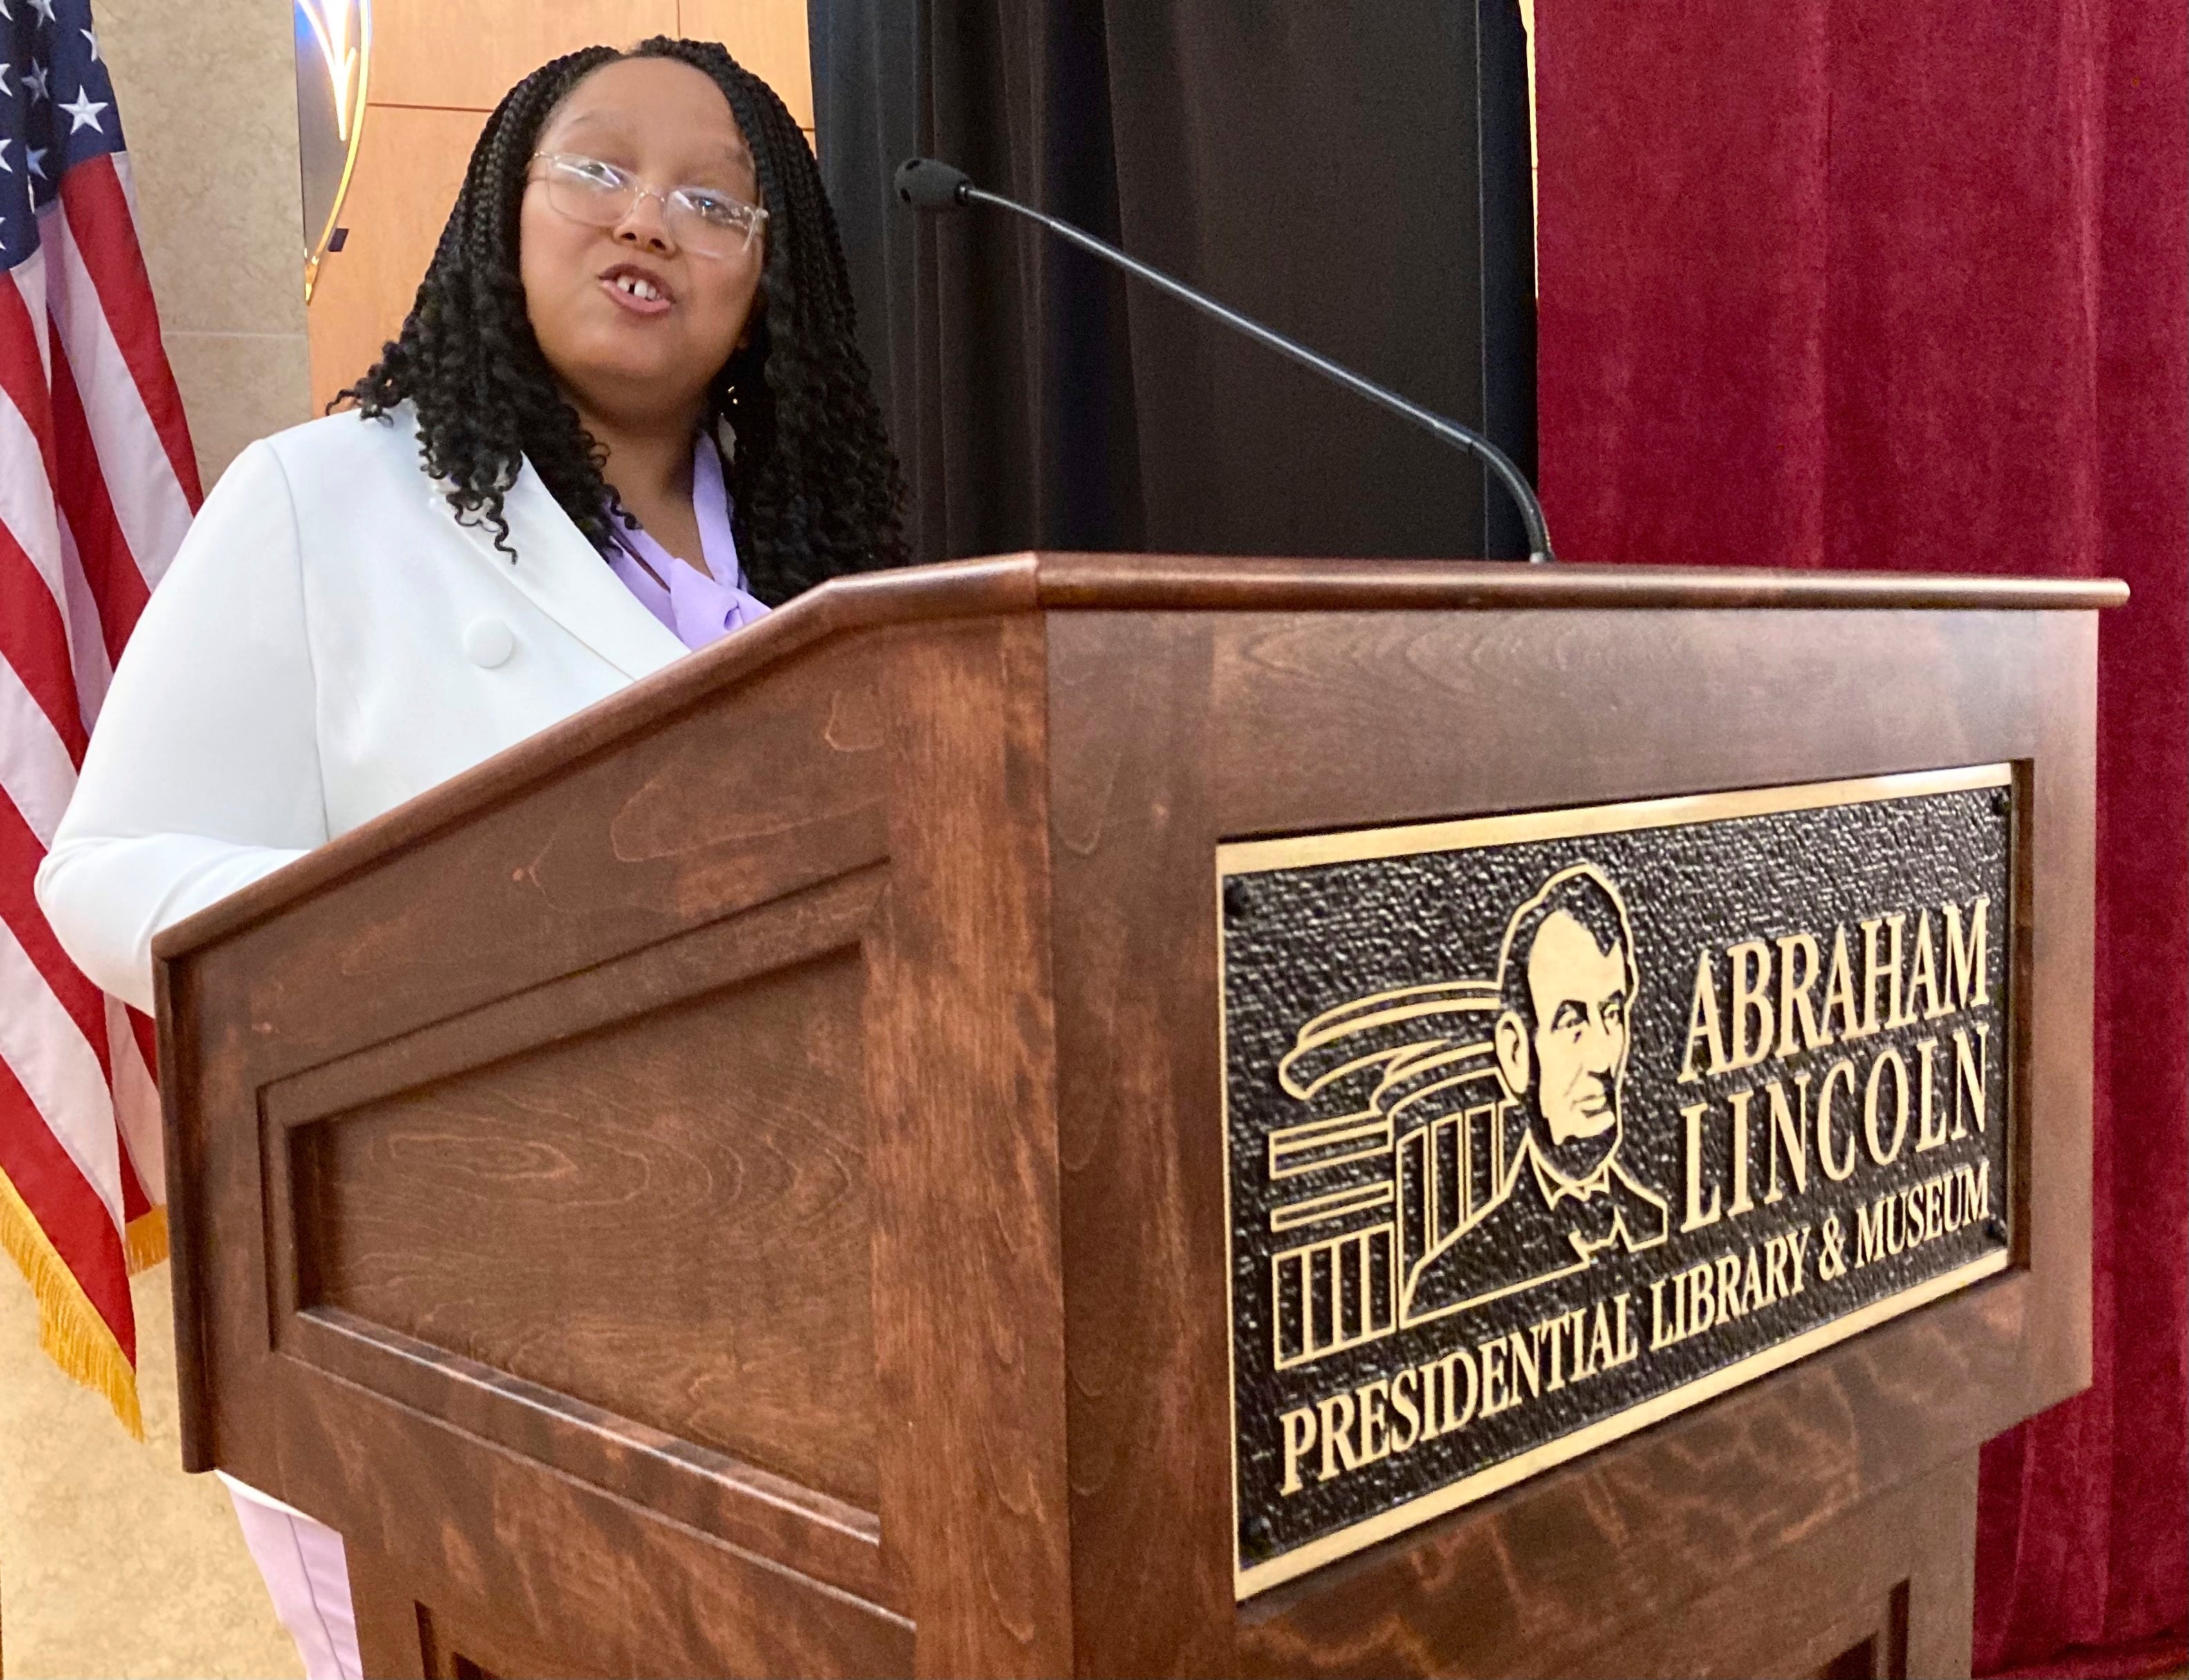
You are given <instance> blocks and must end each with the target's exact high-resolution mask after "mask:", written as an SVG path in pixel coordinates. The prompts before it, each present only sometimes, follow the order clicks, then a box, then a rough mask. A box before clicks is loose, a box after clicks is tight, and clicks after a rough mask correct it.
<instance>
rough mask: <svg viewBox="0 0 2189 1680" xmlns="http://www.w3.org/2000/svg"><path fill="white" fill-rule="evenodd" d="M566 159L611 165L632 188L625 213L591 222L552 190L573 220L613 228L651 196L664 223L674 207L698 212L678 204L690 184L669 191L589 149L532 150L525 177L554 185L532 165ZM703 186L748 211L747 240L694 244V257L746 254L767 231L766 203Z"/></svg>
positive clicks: (557, 209) (565, 214)
mask: <svg viewBox="0 0 2189 1680" xmlns="http://www.w3.org/2000/svg"><path fill="white" fill-rule="evenodd" d="M563 162H574V163H590V164H593V165H595V166H597V167H599V168H602V169H612V170H614V172H615V173H616V174H617V175H619V177H621V178H623V179H624V181H625V183H626V184H627V185H628V188H629V190H630V192H631V202H630V203H629V204H627V205H625V206H624V208H623V211H622V213H621V214H619V216H617V218H615V221H613V222H588V221H586V220H585V218H583V217H582V216H572V215H571V214H570V212H568V211H567V210H564V209H563V207H562V206H560V205H557V203H556V202H555V201H554V197H553V195H552V192H550V194H549V197H548V201H547V207H548V208H549V209H550V210H552V211H554V212H555V213H556V214H557V215H558V216H562V217H564V218H567V219H568V220H570V221H573V222H577V223H580V224H582V225H584V226H585V227H589V228H612V227H614V226H615V225H616V223H618V222H620V221H622V220H623V219H624V218H625V217H627V216H629V215H630V214H631V212H632V211H634V210H636V209H637V208H638V206H639V203H640V201H642V200H644V199H649V198H651V199H658V200H659V201H660V204H661V218H662V222H663V223H664V225H666V224H667V223H668V221H669V217H670V212H671V211H672V210H680V209H681V210H683V211H685V212H686V213H687V214H689V213H695V212H691V211H690V210H689V208H688V206H679V205H677V204H676V196H677V195H679V194H681V193H686V192H691V191H693V190H695V189H693V188H692V187H689V186H682V187H671V188H670V189H668V191H666V192H664V191H663V190H662V189H660V188H659V187H655V186H652V185H649V184H648V183H647V182H645V181H642V180H641V179H640V178H638V176H637V175H636V174H635V173H633V172H631V170H628V169H626V168H625V167H623V166H622V165H621V164H619V163H611V162H609V161H608V160H607V159H606V158H604V157H595V156H591V154H590V153H587V152H581V151H536V152H535V153H533V154H532V156H530V157H529V158H527V159H525V165H526V178H527V179H528V180H535V181H538V182H539V183H540V185H541V186H542V187H551V183H550V182H549V180H548V178H547V177H546V175H545V174H534V173H532V172H531V166H532V165H533V164H535V163H546V164H549V165H554V164H557V163H563ZM704 190H705V191H707V192H710V193H713V194H715V195H716V196H718V197H721V198H724V199H727V200H728V201H730V202H731V203H732V204H734V205H736V206H738V208H739V209H740V210H742V211H744V212H745V214H746V216H747V218H749V219H748V220H747V221H746V223H745V224H744V229H745V242H744V244H743V245H742V246H739V247H738V249H737V250H735V251H701V250H699V249H698V248H696V247H693V251H692V254H693V256H694V257H712V258H714V259H715V260H716V261H718V262H723V261H727V260H728V259H729V258H731V257H742V256H744V254H745V253H746V252H749V251H750V250H751V249H752V248H753V241H754V240H756V239H758V238H759V237H760V236H761V234H763V233H764V232H766V229H767V222H768V212H767V210H766V206H762V205H758V204H748V203H746V202H745V201H744V200H743V199H741V198H739V197H738V196H737V195H736V194H734V193H730V192H725V191H723V190H722V189H721V188H719V187H708V188H705V189H704Z"/></svg>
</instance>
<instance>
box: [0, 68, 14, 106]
mask: <svg viewBox="0 0 2189 1680" xmlns="http://www.w3.org/2000/svg"><path fill="white" fill-rule="evenodd" d="M0 93H5V94H6V95H7V96H8V98H9V99H14V97H15V90H14V88H10V87H9V86H8V65H5V64H0Z"/></svg>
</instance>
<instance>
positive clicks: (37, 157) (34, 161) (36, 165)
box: [28, 146, 46, 181]
mask: <svg viewBox="0 0 2189 1680" xmlns="http://www.w3.org/2000/svg"><path fill="white" fill-rule="evenodd" d="M29 150H30V157H29V160H28V161H29V163H30V166H31V173H32V174H33V175H36V176H37V178H39V179H40V180H41V181H42V180H44V179H45V178H46V169H45V163H46V154H45V149H44V148H43V147H42V146H32V147H31V148H30V149H29Z"/></svg>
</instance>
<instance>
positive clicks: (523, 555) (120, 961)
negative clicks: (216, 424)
mask: <svg viewBox="0 0 2189 1680" xmlns="http://www.w3.org/2000/svg"><path fill="white" fill-rule="evenodd" d="M506 517H507V518H508V521H509V528H510V530H509V546H511V547H512V548H514V549H515V550H516V552H517V557H516V560H515V562H514V563H512V561H511V559H510V557H509V556H508V555H507V554H506V553H502V552H497V550H496V549H495V546H494V538H493V534H492V532H491V531H490V530H489V529H486V528H484V527H471V526H466V525H462V524H460V523H458V522H457V521H456V519H455V517H454V515H453V514H452V513H451V512H450V508H449V506H448V504H447V502H446V501H444V500H443V499H442V497H441V495H440V493H439V489H438V487H437V486H436V485H434V484H432V483H431V482H430V481H429V480H427V478H426V477H425V475H424V472H423V471H422V469H421V467H420V466H419V463H418V444H417V438H416V428H415V426H414V424H413V421H412V420H411V418H410V413H409V410H407V408H406V409H405V410H401V411H399V413H398V414H395V415H392V416H389V417H388V418H387V419H385V420H380V421H368V420H364V419H360V418H359V417H358V416H356V415H354V414H340V415H336V416H331V418H328V419H325V420H316V421H312V422H311V423H310V424H309V425H307V426H299V427H296V428H294V429H293V430H291V431H287V432H283V433H279V434H277V435H276V436H274V437H272V438H266V439H264V440H263V441H261V442H259V443H257V444H252V446H251V448H250V449H248V450H246V451H245V452H244V453H243V454H242V455H240V456H238V457H237V458H236V461H235V464H234V465H233V466H231V467H229V470H228V472H226V473H225V474H224V475H223V477H222V478H221V480H220V483H219V484H218V485H217V486H215V487H214V489H213V492H212V495H211V496H209V497H207V498H206V504H205V507H204V509H203V511H202V512H200V514H199V515H198V518H197V522H196V523H195V524H194V525H192V526H191V527H190V530H189V535H188V536H187V537H185V538H184V541H183V546H182V548H181V550H180V551H179V552H178V553H177V555H176V557H175V562H174V564H173V566H172V567H171V568H169V570H168V572H167V577H166V578H165V579H164V580H162V581H161V585H160V586H159V588H158V589H156V591H153V595H152V599H151V601H150V604H149V605H148V606H147V607H146V608H145V609H144V617H143V619H141V620H140V621H139V625H138V626H137V631H136V633H135V634H134V635H133V636H131V638H130V641H129V645H128V647H127V649H126V650H125V651H124V653H123V654H122V663H121V665H120V667H119V668H118V669H117V670H116V672H115V676H114V685H113V687H112V688H111V689H110V691H109V693H108V694H107V697H106V703H105V708H104V709H103V710H102V711H101V713H100V715H99V725H98V727H97V729H96V730H95V731H94V732H93V735H92V740H91V749H90V751H89V753H88V755H87V756H86V758H85V760H84V766H83V774H82V778H81V780H80V781H79V782H78V783H77V786H76V795H75V798H74V799H73V800H71V802H70V805H69V808H68V812H67V813H66V815H65V817H63V818H62V819H61V823H60V826H59V831H58V832H57V833H56V834H55V836H54V845H53V849H52V851H51V852H50V853H49V854H48V857H47V858H46V861H45V863H44V866H43V867H42V868H41V869H40V870H39V871H38V886H37V892H38V902H39V904H40V905H41V907H42V908H43V909H44V911H45V914H46V917H47V919H48V920H49V921H50V922H51V923H52V924H53V927H54V932H55V934H56V935H58V936H59V939H60V942H61V943H62V945H63V946H64V947H65V948H66V949H67V951H68V953H69V954H70V955H71V957H73V958H74V959H76V962H77V964H79V965H80V966H81V967H82V969H83V970H84V971H85V972H86V973H88V975H90V976H91V977H92V978H93V980H94V981H98V983H99V985H101V986H102V987H105V988H106V990H108V991H109V992H111V993H115V994H116V996H117V997H120V998H125V999H126V1000H127V1001H128V1002H130V1003H132V1004H135V1005H136V1006H137V1007H138V1008H139V1009H143V1010H150V1008H151V1007H152V989H151V987H152V973H151V945H152V937H153V936H154V935H155V934H156V933H157V932H159V931H160V930H161V929H162V928H164V927H166V926H167V925H169V924H170V923H173V922H175V921H178V920H180V919H182V918H183V917H184V916H186V915H188V914H191V913H192V912H193V911H195V910H199V909H201V908H204V907H205V906H206V905H207V904H210V903H212V902H214V901H215V900H216V899H219V898H223V897H226V896H227V895H228V894H229V893H231V892H233V891H235V890H236V889H238V888H239V887H242V886H245V885H248V884H249V883H250V882H252V881H254V880H257V879H258V878H259V877H260V876H262V875H265V874H270V873H271V872H272V871H274V869H276V868H280V866H281V865H282V864H284V863H288V862H289V861H291V859H293V858H295V857H299V856H301V855H302V854H303V853H304V852H305V851H309V850H310V849H311V848H312V847H314V846H319V845H320V844H322V843H323V842H325V841H326V840H331V839H332V838H333V837H334V836H336V835H337V834H342V833H343V832H345V831H346V830H348V829H354V828H355V827H356V826H357V825H358V824H359V823H363V822H365V820H366V819H367V818H369V817H376V816H378V815H379V814H380V813H381V812H383V811H386V810H387V809H388V808H389V807H390V806H396V805H399V804H401V803H402V802H403V801H404V800H407V799H410V798H411V797H412V796H413V795H417V794H420V793H422V792H424V791H425V790H426V789H428V788H430V787H432V786H433V785H434V783H438V782H441V781H444V780H446V779H447V778H449V777H450V776H453V775H455V773H456V772H459V771H461V770H465V769H467V768H469V767H470V766H472V765H474V764H476V763H478V761H480V760H482V759H484V758H487V757H489V756H490V755H493V754H495V753H496V752H499V751H501V749H503V748H505V747H507V746H511V745H513V744H515V743H517V742H518V741H521V740H523V738H525V737H526V736H528V735H530V734H533V733H536V732H537V731H539V730H540V729H543V728H545V727H547V726H548V725H549V724H551V723H554V722H557V721H559V720H561V719H562V718H564V717H567V716H569V715H570V714H571V713H572V712H574V711H577V710H580V709H582V708H583V707H585V706H587V705H590V704H592V703H593V702H594V701H596V700H598V699H602V698H603V697H605V696H606V695H608V694H610V693H614V691H615V690H617V689H619V688H621V687H625V685H627V684H629V683H630V682H632V681H634V680H635V679H636V678H638V677H641V676H647V675H648V674H650V673H652V672H653V671H655V670H659V669H660V668H661V667H662V666H664V665H667V664H669V663H670V661H671V660H673V659H676V658H678V657H679V656H681V655H682V653H684V651H685V650H684V645H683V643H682V642H679V641H678V640H677V639H676V636H674V635H673V634H672V633H671V632H670V631H668V630H667V629H665V627H664V626H663V625H662V624H661V622H660V621H659V619H656V618H655V617H654V616H653V614H651V613H649V612H648V611H647V610H646V608H644V607H643V606H642V605H641V604H640V603H639V602H638V601H637V600H636V597H633V596H632V595H631V591H629V590H627V589H625V587H624V585H622V584H621V583H620V582H619V581H618V580H617V579H616V576H615V574H614V573H612V572H611V571H609V569H608V566H607V564H606V563H605V562H603V561H602V558H601V557H600V555H599V553H598V552H597V551H596V550H595V549H594V548H593V546H592V545H591V543H590V542H588V541H587V540H585V536H584V535H583V534H582V533H581V532H580V530H579V529H578V528H577V527H576V526H575V525H574V524H572V523H570V520H569V518H568V516H567V515H566V514H565V513H564V512H563V510H562V508H561V507H560V506H557V503H556V501H555V499H554V498H553V497H552V496H551V495H549V494H548V493H547V489H546V486H545V485H544V484H541V483H540V478H539V475H538V474H537V473H535V472H534V471H533V469H532V467H531V466H530V464H529V462H528V463H527V464H526V465H525V466H524V467H523V471H522V472H521V473H520V474H519V476H518V480H517V482H516V484H514V485H512V487H511V489H510V491H509V494H508V497H507V503H506Z"/></svg>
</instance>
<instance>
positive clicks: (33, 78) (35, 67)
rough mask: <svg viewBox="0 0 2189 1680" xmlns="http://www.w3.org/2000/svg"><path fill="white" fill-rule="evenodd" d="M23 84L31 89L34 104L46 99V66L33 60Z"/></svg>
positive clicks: (3, 2) (4, 0)
mask: <svg viewBox="0 0 2189 1680" xmlns="http://www.w3.org/2000/svg"><path fill="white" fill-rule="evenodd" d="M5 3H6V0H0V4H5ZM23 85H24V86H25V88H29V89H30V90H31V104H32V105H36V104H37V102H38V101H39V100H41V99H44V98H45V97H46V67H45V66H44V65H42V64H40V63H39V62H38V61H37V59H32V60H31V67H30V68H29V69H28V70H26V71H24V72H23Z"/></svg>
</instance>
